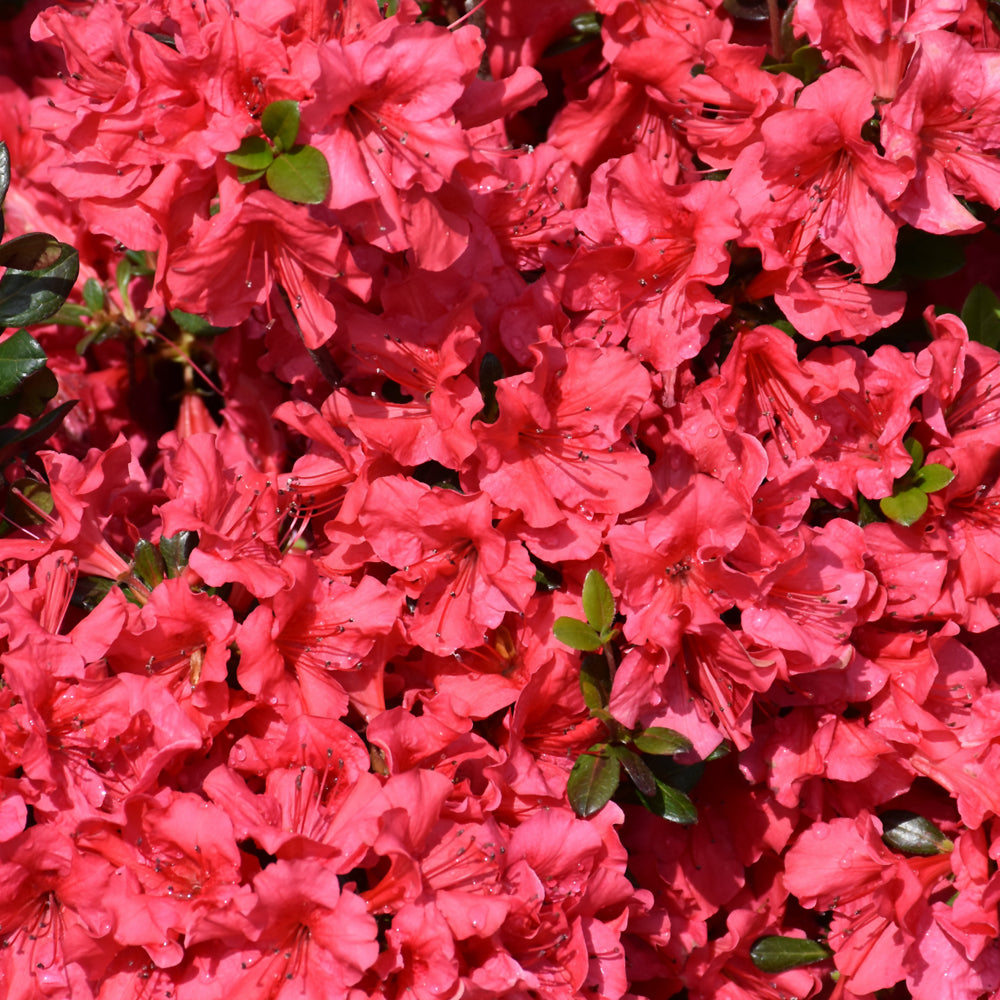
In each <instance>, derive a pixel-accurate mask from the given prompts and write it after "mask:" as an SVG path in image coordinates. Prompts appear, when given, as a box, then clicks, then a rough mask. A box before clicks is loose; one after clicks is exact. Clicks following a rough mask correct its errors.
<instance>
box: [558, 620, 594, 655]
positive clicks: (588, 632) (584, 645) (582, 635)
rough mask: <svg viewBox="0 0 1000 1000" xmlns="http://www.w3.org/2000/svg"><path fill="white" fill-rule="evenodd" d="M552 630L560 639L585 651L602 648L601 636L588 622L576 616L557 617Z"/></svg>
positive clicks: (574, 647)
mask: <svg viewBox="0 0 1000 1000" xmlns="http://www.w3.org/2000/svg"><path fill="white" fill-rule="evenodd" d="M552 632H553V634H554V635H555V637H556V638H557V639H558V640H559V641H560V642H563V643H565V644H566V645H567V646H570V647H571V648H573V649H581V650H583V651H584V652H585V653H587V652H593V651H594V650H595V649H600V648H601V645H602V643H601V637H600V636H599V635H598V634H597V633H596V632H595V631H594V630H593V629H592V628H591V627H590V626H589V625H588V624H587V623H586V622H582V621H579V620H578V619H576V618H566V617H562V618H557V619H556V621H555V624H554V625H553V626H552Z"/></svg>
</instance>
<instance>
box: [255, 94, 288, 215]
mask: <svg viewBox="0 0 1000 1000" xmlns="http://www.w3.org/2000/svg"><path fill="white" fill-rule="evenodd" d="M260 127H261V128H262V129H263V130H264V135H266V136H267V137H268V138H269V139H270V140H271V142H273V143H274V148H275V150H277V152H279V153H283V152H284V151H285V150H286V149H291V148H292V147H293V146H294V145H295V140H296V139H297V138H298V135H299V102H298V101H274V102H273V103H271V104H269V105H268V106H267V107H266V108H264V113H263V114H262V115H261V116H260ZM244 141H245V140H244ZM295 201H301V199H300V198H296V199H295Z"/></svg>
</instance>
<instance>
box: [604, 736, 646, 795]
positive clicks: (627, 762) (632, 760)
mask: <svg viewBox="0 0 1000 1000" xmlns="http://www.w3.org/2000/svg"><path fill="white" fill-rule="evenodd" d="M608 752H609V753H610V754H611V756H612V757H615V758H617V760H618V761H619V762H620V763H621V765H622V767H624V768H625V773H626V774H627V775H628V776H629V777H630V778H631V779H632V784H633V785H635V787H636V788H638V789H639V791H640V792H642V794H643V795H645V796H647V797H650V798H652V797H653V796H655V795H656V792H657V788H656V776H655V775H654V774H653V772H652V771H650V769H649V767H648V766H647V765H646V762H645V761H644V760H643V759H642V758H641V757H640V756H639V755H638V754H637V753H635V752H634V751H632V750H629V748H628V747H622V746H609V747H608Z"/></svg>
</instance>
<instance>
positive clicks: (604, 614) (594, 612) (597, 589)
mask: <svg viewBox="0 0 1000 1000" xmlns="http://www.w3.org/2000/svg"><path fill="white" fill-rule="evenodd" d="M583 613H584V614H585V615H586V616H587V621H588V622H590V624H591V625H592V626H593V628H594V631H595V632H598V633H603V632H606V631H607V630H608V629H609V628H611V624H612V622H614V620H615V598H614V595H613V594H612V593H611V588H610V587H609V586H608V582H607V580H605V579H604V577H603V576H601V574H600V573H598V572H597V570H596V569H592V570H589V571H588V573H587V576H586V577H585V578H584V581H583Z"/></svg>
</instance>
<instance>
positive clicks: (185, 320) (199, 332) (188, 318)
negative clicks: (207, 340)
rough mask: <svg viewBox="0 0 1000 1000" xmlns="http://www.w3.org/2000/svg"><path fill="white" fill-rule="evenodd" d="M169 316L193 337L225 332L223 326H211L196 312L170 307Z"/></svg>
mask: <svg viewBox="0 0 1000 1000" xmlns="http://www.w3.org/2000/svg"><path fill="white" fill-rule="evenodd" d="M170 318H171V319H172V320H173V321H174V322H175V323H176V324H177V325H178V326H179V327H180V328H181V329H182V330H183V331H184V332H185V333H190V334H192V335H193V336H195V337H208V336H214V335H215V334H217V333H225V331H226V328H225V327H224V326H212V324H211V323H209V321H208V320H207V319H205V318H204V317H203V316H198V315H197V314H196V313H189V312H184V311H183V310H182V309H171V310H170Z"/></svg>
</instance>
